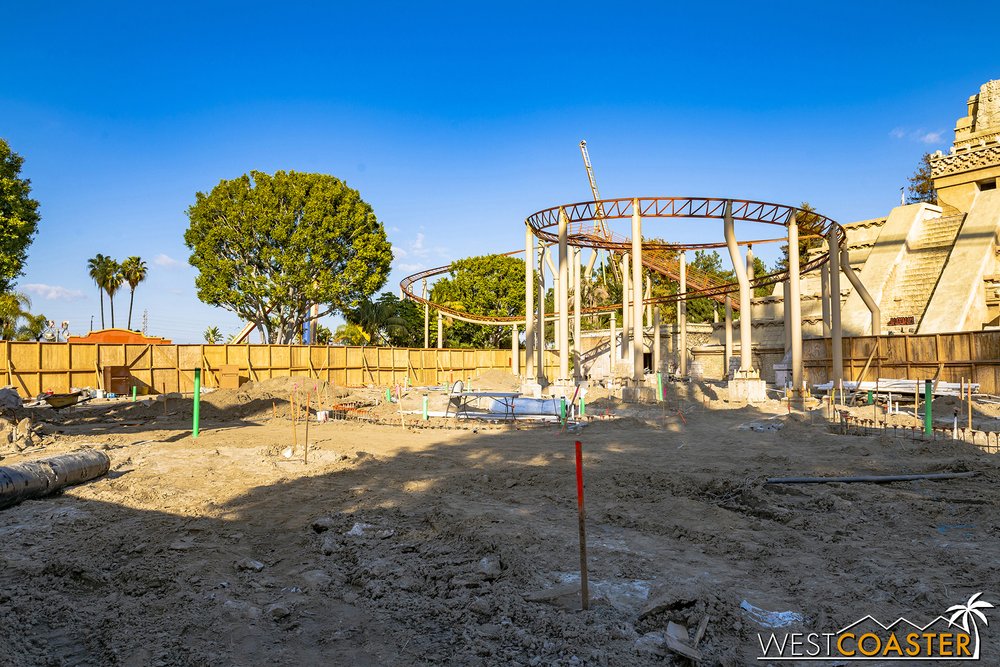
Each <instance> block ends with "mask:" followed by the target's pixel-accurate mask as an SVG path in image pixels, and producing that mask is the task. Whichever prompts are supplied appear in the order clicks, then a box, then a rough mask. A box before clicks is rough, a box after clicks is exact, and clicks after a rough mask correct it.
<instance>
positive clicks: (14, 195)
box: [0, 139, 40, 292]
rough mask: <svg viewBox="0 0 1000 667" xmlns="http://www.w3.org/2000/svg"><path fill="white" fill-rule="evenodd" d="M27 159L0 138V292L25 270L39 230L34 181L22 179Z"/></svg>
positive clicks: (7, 289)
mask: <svg viewBox="0 0 1000 667" xmlns="http://www.w3.org/2000/svg"><path fill="white" fill-rule="evenodd" d="M23 164H24V158H22V157H21V156H20V155H18V154H17V153H15V152H14V151H12V150H11V149H10V146H9V145H8V144H7V142H6V141H4V140H3V139H0V292H9V291H11V289H13V287H14V281H15V280H17V278H18V276H20V275H21V274H22V273H24V261H25V259H26V258H27V256H28V246H29V245H31V242H32V241H33V240H34V238H35V232H36V231H37V229H38V221H39V219H40V218H39V215H38V202H37V201H35V200H34V199H32V198H31V196H30V195H31V181H30V180H28V179H27V178H21V166H22V165H23Z"/></svg>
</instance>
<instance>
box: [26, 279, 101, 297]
mask: <svg viewBox="0 0 1000 667" xmlns="http://www.w3.org/2000/svg"><path fill="white" fill-rule="evenodd" d="M23 289H24V291H25V292H27V293H28V294H34V295H35V296H37V297H41V298H42V299H45V300H47V301H78V300H79V299H86V298H87V297H86V296H85V295H84V293H83V292H81V291H80V290H78V289H68V288H66V287H63V286H62V285H46V284H45V283H28V284H27V285H24V287H23Z"/></svg>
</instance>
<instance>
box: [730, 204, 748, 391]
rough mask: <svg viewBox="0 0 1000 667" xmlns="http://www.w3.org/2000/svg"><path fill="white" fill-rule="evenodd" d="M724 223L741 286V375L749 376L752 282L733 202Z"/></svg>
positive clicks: (731, 256)
mask: <svg viewBox="0 0 1000 667" xmlns="http://www.w3.org/2000/svg"><path fill="white" fill-rule="evenodd" d="M723 222H724V226H723V229H724V232H725V236H726V247H728V248H729V258H730V259H731V260H732V262H733V270H734V271H735V272H736V280H737V281H738V282H739V284H740V373H744V374H747V373H750V372H751V371H752V370H753V366H752V363H753V360H752V358H751V350H750V326H751V322H750V280H749V279H748V278H747V269H746V265H745V264H744V263H743V258H742V257H741V256H740V247H739V245H738V244H737V243H736V225H735V222H734V221H733V202H732V201H727V202H726V210H725V215H724V218H723ZM747 257H748V259H751V260H752V255H751V253H750V252H749V251H748V252H747Z"/></svg>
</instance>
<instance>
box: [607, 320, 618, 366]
mask: <svg viewBox="0 0 1000 667" xmlns="http://www.w3.org/2000/svg"><path fill="white" fill-rule="evenodd" d="M615 319H616V318H615V313H614V312H612V313H611V342H610V343H609V347H610V349H609V350H608V354H609V355H610V356H609V357H608V371H609V372H611V373H613V372H614V370H615V364H617V363H618V359H619V358H620V357H619V356H618V331H617V329H616V328H615Z"/></svg>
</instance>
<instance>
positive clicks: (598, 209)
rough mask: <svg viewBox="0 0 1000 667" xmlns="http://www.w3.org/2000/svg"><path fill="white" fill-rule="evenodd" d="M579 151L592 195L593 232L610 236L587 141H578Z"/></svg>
mask: <svg viewBox="0 0 1000 667" xmlns="http://www.w3.org/2000/svg"><path fill="white" fill-rule="evenodd" d="M580 153H581V154H582V155H583V166H584V167H585V168H586V170H587V180H588V181H590V192H591V193H592V194H593V195H594V205H595V208H594V217H595V218H596V219H595V220H594V233H595V234H600V235H601V236H602V237H604V238H610V237H609V235H608V228H607V226H606V225H605V224H604V204H602V203H601V193H600V192H598V191H597V179H596V178H594V167H593V166H592V165H591V164H590V153H588V152H587V142H586V141H581V142H580Z"/></svg>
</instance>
